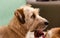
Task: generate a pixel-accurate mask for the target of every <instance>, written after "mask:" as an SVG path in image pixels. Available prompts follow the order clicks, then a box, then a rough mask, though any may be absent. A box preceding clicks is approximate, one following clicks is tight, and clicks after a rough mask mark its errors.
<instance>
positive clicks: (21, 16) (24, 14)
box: [15, 5, 48, 31]
mask: <svg viewBox="0 0 60 38" xmlns="http://www.w3.org/2000/svg"><path fill="white" fill-rule="evenodd" d="M15 16H17V18H18V20H19V22H20V23H21V24H22V25H23V26H24V27H25V28H26V29H28V30H29V31H33V30H35V29H40V30H43V29H44V28H45V27H46V26H47V25H48V21H47V20H46V19H45V18H43V17H41V16H40V15H39V8H33V7H31V5H26V6H22V7H20V8H18V9H17V10H16V11H15Z"/></svg>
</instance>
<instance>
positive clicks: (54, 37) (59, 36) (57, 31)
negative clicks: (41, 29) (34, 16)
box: [45, 27, 60, 38]
mask: <svg viewBox="0 0 60 38" xmlns="http://www.w3.org/2000/svg"><path fill="white" fill-rule="evenodd" d="M45 38H60V28H59V27H58V28H52V29H51V30H49V31H48V32H47V34H46V37H45Z"/></svg>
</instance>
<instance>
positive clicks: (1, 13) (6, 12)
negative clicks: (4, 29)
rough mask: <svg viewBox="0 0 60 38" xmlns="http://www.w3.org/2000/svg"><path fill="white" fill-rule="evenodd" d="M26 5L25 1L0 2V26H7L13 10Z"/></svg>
mask: <svg viewBox="0 0 60 38" xmlns="http://www.w3.org/2000/svg"><path fill="white" fill-rule="evenodd" d="M24 4H26V0H0V26H1V25H7V24H8V23H9V21H10V20H11V18H12V17H13V14H14V10H15V9H16V8H19V7H20V6H22V5H24Z"/></svg>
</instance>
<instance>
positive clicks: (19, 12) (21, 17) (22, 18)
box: [14, 9, 25, 24]
mask: <svg viewBox="0 0 60 38" xmlns="http://www.w3.org/2000/svg"><path fill="white" fill-rule="evenodd" d="M14 14H15V16H17V18H18V20H19V21H20V22H21V23H22V24H24V23H25V15H24V11H23V9H17V10H16V11H15V13H14Z"/></svg>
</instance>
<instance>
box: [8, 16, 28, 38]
mask: <svg viewBox="0 0 60 38" xmlns="http://www.w3.org/2000/svg"><path fill="white" fill-rule="evenodd" d="M9 27H10V29H11V30H13V31H14V32H15V33H17V35H19V36H20V37H21V38H25V36H26V34H27V32H28V30H27V29H26V27H24V26H23V25H21V23H20V22H19V20H18V19H17V17H16V16H14V18H13V19H12V20H11V22H10V23H9Z"/></svg>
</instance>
